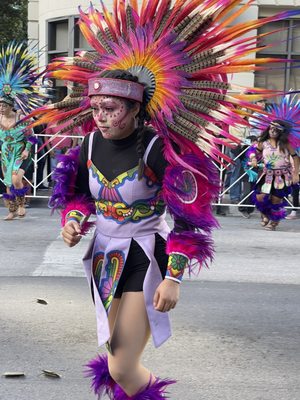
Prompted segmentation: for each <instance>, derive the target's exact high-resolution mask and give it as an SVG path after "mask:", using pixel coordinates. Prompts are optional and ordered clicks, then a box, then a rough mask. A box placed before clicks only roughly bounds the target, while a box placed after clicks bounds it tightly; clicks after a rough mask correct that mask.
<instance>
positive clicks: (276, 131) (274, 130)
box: [269, 123, 284, 139]
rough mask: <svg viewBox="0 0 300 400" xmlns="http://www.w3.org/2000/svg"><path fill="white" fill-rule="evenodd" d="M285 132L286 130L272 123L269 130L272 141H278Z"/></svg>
mask: <svg viewBox="0 0 300 400" xmlns="http://www.w3.org/2000/svg"><path fill="white" fill-rule="evenodd" d="M282 132H284V128H283V127H282V126H281V125H279V124H276V123H272V124H271V125H270V128H269V136H270V138H272V139H278V137H279V136H280V134H281V133H282Z"/></svg>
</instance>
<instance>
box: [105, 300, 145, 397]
mask: <svg viewBox="0 0 300 400" xmlns="http://www.w3.org/2000/svg"><path fill="white" fill-rule="evenodd" d="M116 300H117V299H115V300H114V302H113V305H112V308H111V311H110V314H111V317H110V326H111V327H112V337H111V347H112V350H113V355H112V354H108V366H109V371H110V374H111V376H112V378H113V379H114V380H115V381H116V382H117V383H118V384H119V385H120V386H121V387H122V388H123V390H124V391H125V392H126V393H127V395H129V396H131V395H134V394H135V393H137V392H138V391H139V390H140V389H141V388H142V387H144V386H146V385H147V384H148V383H149V381H150V378H151V373H150V371H148V370H147V369H146V368H145V367H144V366H143V365H142V364H141V362H140V357H141V355H142V353H143V350H144V348H145V346H146V344H147V341H148V339H149V336H150V327H149V321H148V316H147V312H146V307H145V300H144V295H143V292H125V293H123V295H122V298H121V300H119V304H117V302H116ZM114 315H115V318H114Z"/></svg>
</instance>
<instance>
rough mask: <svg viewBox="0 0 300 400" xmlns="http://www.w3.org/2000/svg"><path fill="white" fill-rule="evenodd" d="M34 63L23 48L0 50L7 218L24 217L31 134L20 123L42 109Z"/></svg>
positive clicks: (0, 136) (0, 138) (0, 124)
mask: <svg viewBox="0 0 300 400" xmlns="http://www.w3.org/2000/svg"><path fill="white" fill-rule="evenodd" d="M36 68H37V66H36V60H35V59H34V57H32V56H31V55H30V54H29V52H28V50H27V48H26V47H25V45H24V44H22V43H21V44H17V43H14V42H11V43H9V44H8V45H7V46H6V47H2V48H1V50H0V141H1V142H2V145H1V163H2V171H3V174H4V183H5V185H6V187H7V194H5V195H3V197H4V198H5V199H6V200H7V205H8V209H9V214H8V215H7V217H6V218H5V220H7V221H8V220H12V219H13V218H14V217H16V216H17V215H18V216H19V217H24V216H25V208H24V203H25V193H26V191H27V188H25V187H24V185H23V176H24V173H25V171H26V169H27V168H28V166H29V164H30V161H31V158H30V150H31V146H32V141H33V140H34V138H33V136H32V130H31V129H29V128H28V122H26V123H25V122H22V121H21V119H22V117H24V116H25V115H27V114H28V113H29V112H31V111H32V110H33V109H35V108H36V107H40V106H41V105H42V101H41V96H40V94H39V88H38V86H37V83H36V81H37V79H38V77H39V75H38V74H37V71H36Z"/></svg>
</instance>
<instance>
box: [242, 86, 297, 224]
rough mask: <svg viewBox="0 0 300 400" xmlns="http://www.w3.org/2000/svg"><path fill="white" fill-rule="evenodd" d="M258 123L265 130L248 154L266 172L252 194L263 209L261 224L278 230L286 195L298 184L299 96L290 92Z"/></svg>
mask: <svg viewBox="0 0 300 400" xmlns="http://www.w3.org/2000/svg"><path fill="white" fill-rule="evenodd" d="M257 125H258V127H259V129H260V130H261V131H262V134H261V135H260V137H259V139H258V144H257V146H255V147H254V148H250V149H249V150H248V156H249V158H250V161H251V164H252V165H253V166H256V165H257V163H258V162H261V163H262V164H263V173H262V174H261V176H260V178H259V180H258V182H257V185H256V191H255V194H254V196H253V198H254V202H255V205H256V207H257V208H258V210H259V211H260V212H261V216H262V222H261V225H262V226H263V227H264V228H265V229H267V230H275V229H276V227H277V226H278V224H279V222H280V220H281V219H283V218H284V217H285V216H286V210H285V208H284V206H285V205H287V202H286V200H285V198H286V197H287V196H288V195H289V194H290V193H291V188H292V186H293V185H295V186H298V184H299V157H298V155H297V150H298V151H299V149H300V99H299V98H298V97H297V95H292V94H287V95H286V96H285V97H284V98H283V99H282V101H281V103H280V104H278V105H277V104H274V105H272V106H271V107H270V108H269V114H268V115H266V116H264V117H262V118H261V119H260V120H258V121H257ZM291 158H292V159H293V165H292V164H291Z"/></svg>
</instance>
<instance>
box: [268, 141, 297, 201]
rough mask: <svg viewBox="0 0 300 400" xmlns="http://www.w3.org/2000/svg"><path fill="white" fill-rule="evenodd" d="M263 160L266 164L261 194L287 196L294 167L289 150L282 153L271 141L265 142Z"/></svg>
mask: <svg viewBox="0 0 300 400" xmlns="http://www.w3.org/2000/svg"><path fill="white" fill-rule="evenodd" d="M262 158H263V162H264V169H263V176H262V181H261V193H266V194H270V193H273V194H276V195H279V197H283V196H285V195H286V194H288V193H287V191H288V192H289V189H290V187H291V185H292V165H291V162H290V154H289V152H288V150H285V151H284V152H282V151H280V149H279V146H277V147H273V146H272V145H271V143H270V141H269V140H266V141H265V142H263V151H262Z"/></svg>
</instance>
